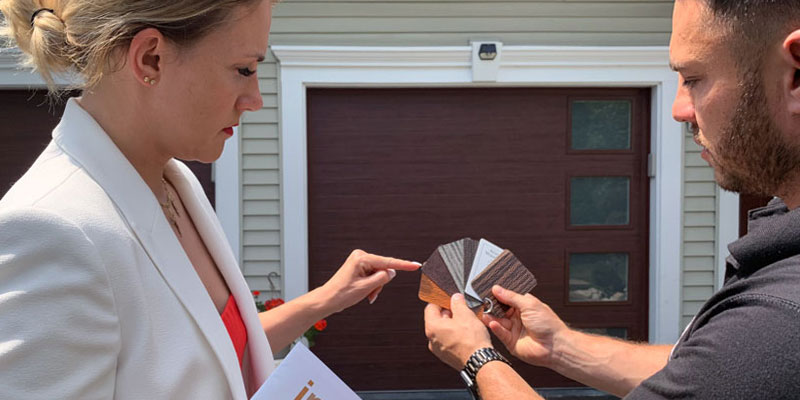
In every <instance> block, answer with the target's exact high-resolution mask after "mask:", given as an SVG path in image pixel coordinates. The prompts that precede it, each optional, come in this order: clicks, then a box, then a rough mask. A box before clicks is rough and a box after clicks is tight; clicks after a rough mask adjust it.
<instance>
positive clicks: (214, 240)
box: [165, 160, 275, 393]
mask: <svg viewBox="0 0 800 400" xmlns="http://www.w3.org/2000/svg"><path fill="white" fill-rule="evenodd" d="M165 174H166V175H167V177H168V178H169V179H170V182H171V183H172V184H173V186H174V187H175V189H176V190H177V191H178V193H179V194H180V196H181V200H182V201H183V205H184V207H185V208H186V210H187V211H188V213H189V215H191V217H192V221H193V222H194V224H195V227H196V228H197V231H198V233H199V234H200V237H202V238H203V242H204V243H205V245H206V248H207V249H208V252H209V253H210V254H211V257H212V258H213V259H214V262H215V263H216V264H217V268H219V271H220V273H222V276H223V277H224V278H225V282H226V283H227V284H228V288H229V289H230V290H231V293H232V294H233V297H234V299H235V301H236V305H237V306H238V307H239V312H240V313H241V314H242V319H243V320H244V323H245V327H246V329H247V344H248V349H249V351H248V355H249V356H250V357H249V358H250V364H251V365H250V366H251V367H252V368H251V371H252V376H250V377H249V378H250V379H249V380H248V381H249V383H251V384H254V385H255V387H254V388H248V393H250V392H254V391H255V390H256V389H258V387H259V386H260V385H261V383H263V382H264V381H265V380H266V379H267V377H268V376H269V374H270V373H272V370H273V369H274V368H275V363H274V360H273V357H272V350H271V349H270V346H269V342H268V341H267V337H266V335H265V333H264V328H263V327H262V326H261V322H260V320H259V319H258V310H257V309H256V306H255V302H254V301H253V294H252V293H251V292H250V289H249V287H248V286H247V282H246V281H245V279H244V277H243V276H242V273H241V270H240V269H239V263H238V262H237V260H236V257H235V256H234V254H233V252H232V251H231V248H230V245H229V244H228V239H227V238H226V236H225V233H224V231H223V229H222V226H221V225H220V224H219V220H218V219H217V217H216V213H215V212H214V209H213V208H212V207H211V204H210V203H209V202H208V200H207V199H206V197H205V193H204V192H203V188H202V187H201V186H200V184H199V183H198V182H197V180H196V179H191V177H190V176H191V174H192V172H191V171H190V170H189V168H188V167H186V166H185V165H184V164H182V163H180V162H178V161H175V160H172V161H170V163H169V164H168V165H167V168H166V172H165Z"/></svg>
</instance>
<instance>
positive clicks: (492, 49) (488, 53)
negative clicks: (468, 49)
mask: <svg viewBox="0 0 800 400" xmlns="http://www.w3.org/2000/svg"><path fill="white" fill-rule="evenodd" d="M478 57H479V58H480V59H481V60H484V61H491V60H494V59H495V57H497V46H496V45H495V44H494V43H484V44H482V45H481V47H480V49H479V50H478Z"/></svg>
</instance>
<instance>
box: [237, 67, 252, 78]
mask: <svg viewBox="0 0 800 400" xmlns="http://www.w3.org/2000/svg"><path fill="white" fill-rule="evenodd" d="M255 73H256V71H255V70H252V69H250V68H239V74H241V75H242V76H250V75H253V74H255Z"/></svg>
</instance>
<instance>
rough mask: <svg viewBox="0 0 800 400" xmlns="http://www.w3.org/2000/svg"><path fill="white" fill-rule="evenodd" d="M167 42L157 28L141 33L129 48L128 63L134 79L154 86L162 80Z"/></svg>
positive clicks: (134, 38)
mask: <svg viewBox="0 0 800 400" xmlns="http://www.w3.org/2000/svg"><path fill="white" fill-rule="evenodd" d="M165 45H166V40H165V39H164V35H162V34H161V32H159V31H158V29H155V28H147V29H142V30H141V31H139V32H138V33H137V34H136V35H135V36H134V37H133V39H132V40H131V44H130V46H129V47H128V55H127V63H128V65H129V66H130V72H131V73H132V74H133V77H134V79H136V80H137V81H139V83H140V84H142V85H145V86H153V85H155V84H156V83H157V82H158V81H159V80H160V79H161V67H162V65H163V60H164V52H165Z"/></svg>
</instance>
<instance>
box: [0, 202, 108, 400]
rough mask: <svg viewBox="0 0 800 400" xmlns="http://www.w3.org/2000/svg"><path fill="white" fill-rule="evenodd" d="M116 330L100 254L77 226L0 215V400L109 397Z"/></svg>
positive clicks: (22, 214) (48, 218)
mask: <svg viewBox="0 0 800 400" xmlns="http://www.w3.org/2000/svg"><path fill="white" fill-rule="evenodd" d="M119 348H120V328H119V321H118V319H117V313H116V312H115V303H114V298H113V293H112V291H111V290H110V286H109V280H108V277H107V275H106V269H105V268H104V266H103V263H102V260H101V257H100V254H99V253H98V251H97V249H96V248H95V247H94V245H93V243H92V242H91V241H90V240H89V238H88V237H87V236H86V235H85V234H84V232H83V231H82V230H81V229H80V228H79V227H78V226H76V225H75V224H73V223H71V222H70V221H67V220H65V219H64V218H61V217H60V216H58V215H56V214H53V213H51V212H48V211H43V210H39V209H35V208H25V209H16V210H15V209H12V210H6V211H2V212H0V399H110V398H113V397H114V380H115V371H116V365H117V354H118V352H119Z"/></svg>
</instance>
